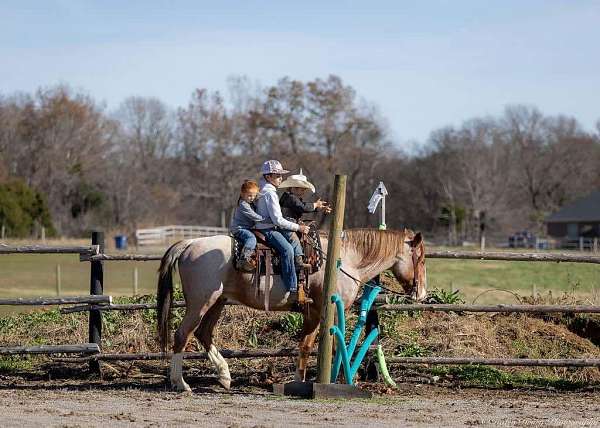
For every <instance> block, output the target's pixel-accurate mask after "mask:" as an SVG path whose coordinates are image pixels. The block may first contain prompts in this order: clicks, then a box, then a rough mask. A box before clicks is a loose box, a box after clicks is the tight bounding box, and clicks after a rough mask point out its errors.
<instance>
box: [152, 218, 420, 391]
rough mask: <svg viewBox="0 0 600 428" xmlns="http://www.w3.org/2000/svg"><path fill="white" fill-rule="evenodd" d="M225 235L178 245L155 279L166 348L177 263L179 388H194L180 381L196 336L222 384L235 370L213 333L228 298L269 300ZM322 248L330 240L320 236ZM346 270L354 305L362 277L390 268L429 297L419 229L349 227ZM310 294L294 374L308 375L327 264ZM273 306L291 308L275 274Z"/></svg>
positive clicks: (344, 292) (174, 380)
mask: <svg viewBox="0 0 600 428" xmlns="http://www.w3.org/2000/svg"><path fill="white" fill-rule="evenodd" d="M232 239H233V238H231V237H229V236H226V235H217V236H211V237H205V238H195V239H187V240H182V241H179V242H177V243H175V244H173V245H172V246H171V247H170V248H169V249H168V250H167V251H166V253H165V254H164V255H163V257H162V260H161V264H160V268H159V278H158V285H157V308H158V314H157V315H158V329H157V333H158V340H159V343H160V347H161V350H162V352H163V353H165V354H166V351H167V348H168V346H169V342H170V324H171V323H170V319H171V307H172V301H173V272H174V270H175V267H176V266H175V265H178V268H179V275H180V277H181V285H182V288H183V294H184V297H185V304H186V307H185V315H184V317H183V320H182V322H181V324H180V325H179V327H178V328H177V331H176V332H175V335H174V344H173V356H172V358H171V366H170V381H171V386H172V388H173V389H175V390H177V391H191V389H190V387H189V385H188V384H187V383H186V382H185V380H184V379H183V374H182V366H183V351H184V350H185V347H186V345H187V343H188V341H189V339H190V338H191V335H192V334H195V336H196V338H197V339H198V341H199V342H200V343H201V344H202V346H203V347H204V348H205V349H206V351H207V353H208V359H209V360H210V361H211V363H212V364H213V365H214V367H215V369H216V371H217V374H218V381H219V383H220V384H221V385H222V386H223V387H224V388H225V389H229V388H230V386H231V374H230V372H229V366H228V365H227V362H226V361H225V359H224V358H223V356H222V355H221V354H220V352H219V350H218V349H217V348H216V347H215V345H214V344H213V331H214V328H215V325H216V324H217V321H218V320H219V317H220V315H221V311H222V310H223V307H224V306H225V302H226V301H234V302H238V303H240V304H242V305H245V306H248V307H251V308H254V309H259V310H264V309H265V307H264V301H263V300H264V299H262V298H260V299H259V298H257V297H256V296H255V293H254V287H253V286H252V284H253V274H252V273H244V272H241V271H238V270H236V269H235V268H234V265H233V255H232V241H231V240H232ZM322 241H323V248H327V239H326V238H322ZM340 258H341V269H338V273H337V293H338V294H339V295H340V296H341V298H342V300H343V301H344V307H346V308H349V307H350V306H351V305H352V304H353V302H354V300H355V299H356V298H357V295H358V293H359V290H360V287H361V285H362V283H363V282H365V281H368V280H370V279H372V278H374V277H375V276H376V275H378V274H380V273H381V272H383V271H384V270H386V269H391V271H392V273H393V274H394V276H395V277H396V279H397V280H398V281H399V282H400V284H401V285H402V287H403V289H404V291H405V292H406V293H408V294H410V295H411V296H412V298H413V299H415V300H417V301H420V300H423V299H424V298H425V297H426V295H427V292H426V287H427V270H426V267H425V246H424V242H423V237H422V235H421V233H420V232H419V233H415V232H413V231H412V230H409V229H404V230H402V231H393V230H375V229H350V230H347V231H344V233H343V237H342V246H341V250H340ZM309 281H310V293H309V297H310V298H311V299H312V300H313V302H314V303H312V304H311V305H310V306H309V310H308V311H307V313H305V316H304V320H303V327H302V332H301V340H300V346H299V356H298V360H297V366H296V367H297V368H296V373H295V379H296V380H301V381H303V380H305V378H306V364H307V360H308V356H309V354H310V352H311V350H312V348H313V344H314V341H315V337H316V335H317V330H318V329H317V327H318V326H319V321H320V316H321V307H322V305H323V282H324V269H321V270H320V271H318V272H316V273H314V274H312V275H310V276H309ZM272 283H273V285H272V291H271V295H270V306H269V308H270V310H272V311H289V310H290V309H291V307H292V303H291V302H289V301H287V296H288V294H286V292H287V290H286V288H285V286H284V284H283V282H282V281H281V278H280V277H279V276H274V277H273V281H272Z"/></svg>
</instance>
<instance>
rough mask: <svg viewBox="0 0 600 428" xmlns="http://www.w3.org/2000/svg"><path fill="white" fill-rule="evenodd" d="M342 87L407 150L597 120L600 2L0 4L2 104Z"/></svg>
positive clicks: (183, 99)
mask: <svg viewBox="0 0 600 428" xmlns="http://www.w3.org/2000/svg"><path fill="white" fill-rule="evenodd" d="M329 74H337V75H339V76H340V77H342V79H343V80H344V81H345V82H346V83H348V84H350V85H352V86H353V87H354V88H355V89H356V90H357V92H358V93H359V95H360V96H361V97H363V98H364V99H366V100H367V101H369V102H372V103H374V104H375V105H376V106H378V108H379V110H380V112H381V114H382V116H384V117H385V118H387V120H388V124H389V127H390V129H391V131H392V136H393V138H394V140H395V141H396V142H398V143H399V144H400V145H401V146H404V147H408V146H410V141H411V140H412V141H414V140H416V141H419V142H424V141H425V140H426V139H427V137H428V135H429V132H430V131H431V130H433V129H435V128H438V127H441V126H445V125H460V124H461V123H462V121H463V120H465V119H469V118H471V117H474V116H482V115H487V114H491V115H498V114H500V113H501V112H502V111H503V109H504V106H505V105H506V104H513V103H525V104H532V105H536V106H538V107H539V108H540V109H541V110H542V111H543V112H544V113H546V114H558V113H566V114H569V115H572V116H574V117H576V118H577V119H578V120H579V121H580V122H581V123H582V124H583V125H584V127H585V128H586V129H588V130H592V129H593V127H594V123H595V122H596V120H598V119H599V118H600V1H584V0H581V1H578V0H570V1H567V0H565V1H553V0H545V1H542V0H520V1H517V0H501V1H494V2H491V1H481V0H477V1H475V0H474V1H451V0H448V1H442V0H436V1H416V0H414V1H410V2H409V1H399V0H397V1H325V0H320V1H302V2H286V1H253V0H247V1H218V2H217V1H199V0H195V1H151V0H147V1H125V0H124V1H108V0H104V1H100V0H98V1H93V0H80V1H76V0H46V1H28V0H19V1H12V0H8V1H6V0H4V1H2V2H1V3H0V93H4V94H7V93H12V92H14V91H28V92H29V91H34V90H35V89H36V88H38V87H39V86H48V85H54V84H57V83H68V84H69V85H71V86H72V87H74V88H76V89H83V90H85V91H87V92H88V93H89V94H90V95H91V96H93V97H94V98H95V99H96V100H98V101H104V102H106V104H107V106H108V109H114V108H116V107H117V106H118V104H119V103H120V102H121V101H122V100H123V99H124V98H126V97H127V96H130V95H144V96H156V97H158V98H160V99H162V100H163V101H165V102H166V103H167V104H169V105H170V106H172V107H177V106H181V105H185V104H186V103H187V101H188V100H189V97H190V94H191V93H192V91H193V90H194V88H197V87H205V88H208V89H219V90H225V88H226V87H227V77H229V76H231V75H245V76H247V77H248V78H250V79H251V80H252V81H258V82H260V83H261V84H262V85H270V84H274V83H275V82H276V81H277V80H278V79H279V78H281V77H283V76H290V77H292V78H296V79H301V80H305V81H306V80H311V79H314V78H315V77H322V78H325V77H327V75H329Z"/></svg>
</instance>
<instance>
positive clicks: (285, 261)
mask: <svg viewBox="0 0 600 428" xmlns="http://www.w3.org/2000/svg"><path fill="white" fill-rule="evenodd" d="M261 232H262V233H263V234H264V235H265V238H266V240H267V244H269V246H270V247H272V248H274V249H275V251H277V254H279V259H280V260H281V279H282V280H283V283H284V284H285V286H286V288H287V289H288V290H289V291H293V292H296V291H298V278H297V277H296V268H295V266H294V247H293V246H292V244H290V242H289V241H288V240H287V239H286V237H285V236H283V234H282V233H281V232H280V231H277V230H275V229H266V230H261ZM283 232H284V233H285V231H283Z"/></svg>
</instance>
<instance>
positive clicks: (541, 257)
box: [426, 251, 600, 264]
mask: <svg viewBox="0 0 600 428" xmlns="http://www.w3.org/2000/svg"><path fill="white" fill-rule="evenodd" d="M426 256H427V258H428V259H461V260H506V261H522V262H572V263H596V264H600V256H585V255H579V254H566V253H557V254H554V253H516V252H513V253H510V252H488V251H483V252H482V251H428V252H427V254H426Z"/></svg>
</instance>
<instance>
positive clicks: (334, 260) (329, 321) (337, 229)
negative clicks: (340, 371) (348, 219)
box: [317, 174, 346, 384]
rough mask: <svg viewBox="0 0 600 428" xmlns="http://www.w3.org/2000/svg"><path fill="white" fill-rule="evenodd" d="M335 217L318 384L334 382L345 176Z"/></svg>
mask: <svg viewBox="0 0 600 428" xmlns="http://www.w3.org/2000/svg"><path fill="white" fill-rule="evenodd" d="M333 189H334V190H333V191H334V193H333V197H334V205H333V218H332V219H331V226H330V228H329V242H328V244H327V264H326V265H325V281H324V284H323V287H324V288H323V307H322V309H321V326H320V331H319V353H318V357H317V382H318V383H321V384H329V383H331V362H332V345H333V337H332V335H331V332H330V331H329V330H330V329H331V327H332V326H333V318H334V314H335V307H334V304H333V303H332V302H331V296H333V294H335V292H336V288H337V275H338V270H339V268H340V266H339V263H340V249H341V246H342V236H341V235H342V230H343V227H344V208H345V205H346V176H345V175H339V174H336V176H335V182H334V185H333Z"/></svg>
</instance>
